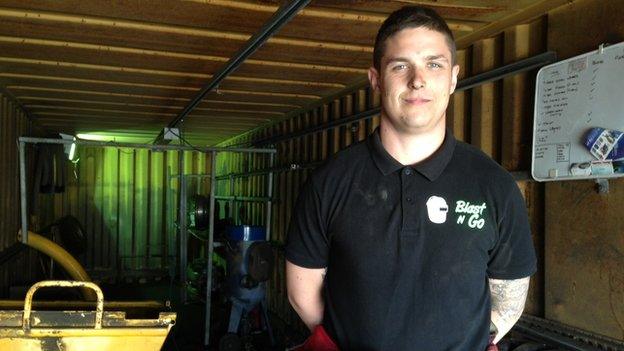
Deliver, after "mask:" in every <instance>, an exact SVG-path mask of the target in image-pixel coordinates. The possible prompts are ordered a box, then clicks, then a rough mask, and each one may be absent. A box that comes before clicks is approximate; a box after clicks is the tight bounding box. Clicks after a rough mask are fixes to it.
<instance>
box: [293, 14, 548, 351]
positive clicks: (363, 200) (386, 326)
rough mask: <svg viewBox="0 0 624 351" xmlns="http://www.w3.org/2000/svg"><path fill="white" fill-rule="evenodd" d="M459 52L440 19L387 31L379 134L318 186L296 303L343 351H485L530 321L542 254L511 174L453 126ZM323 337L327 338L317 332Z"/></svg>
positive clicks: (310, 190)
mask: <svg viewBox="0 0 624 351" xmlns="http://www.w3.org/2000/svg"><path fill="white" fill-rule="evenodd" d="M458 73H459V66H457V65H456V64H455V44H454V41H453V36H452V33H451V31H450V30H449V28H448V26H447V25H446V23H445V22H444V20H442V18H440V17H439V16H438V15H437V14H436V13H435V12H434V11H432V10H429V9H426V8H421V7H405V8H402V9H400V10H398V11H396V12H394V13H393V14H391V15H390V17H389V18H388V19H387V20H386V21H385V22H384V23H383V24H382V26H381V28H380V30H379V33H378V35H377V39H376V42H375V50H374V67H372V68H370V70H369V79H370V83H371V86H372V88H373V89H375V90H377V91H379V93H380V94H381V100H382V109H381V123H380V127H379V128H378V129H377V130H376V131H375V132H374V133H373V134H372V135H371V136H370V137H369V138H368V139H367V140H366V141H365V142H362V143H358V144H355V145H353V146H351V147H349V148H347V149H345V150H343V151H341V152H339V153H337V154H336V155H334V156H333V157H332V158H331V159H330V160H329V161H328V162H327V163H326V164H325V165H323V166H322V167H319V168H318V169H317V170H315V172H314V173H313V174H312V176H311V177H310V179H309V180H308V182H307V183H306V185H305V186H304V188H303V189H302V192H301V193H300V195H299V200H298V203H297V206H296V208H295V211H294V214H293V219H292V223H291V226H290V229H289V236H288V242H287V250H286V258H287V263H286V274H287V286H288V295H289V299H290V302H291V304H292V305H293V307H294V309H295V311H296V312H297V313H298V314H299V316H300V317H301V319H302V320H303V321H304V322H305V323H306V325H307V326H308V327H309V328H310V329H311V330H313V329H315V327H317V326H321V327H322V328H323V329H324V330H322V331H326V332H327V335H328V336H329V337H330V338H331V339H333V341H334V342H335V344H336V345H337V346H338V347H339V348H340V349H341V350H426V351H434V350H457V351H474V350H485V349H486V347H487V345H488V342H489V341H490V340H489V337H490V335H489V333H490V326H491V324H493V326H495V328H493V329H496V330H497V333H496V337H495V340H494V341H495V342H496V341H498V340H500V338H501V337H502V336H503V335H504V334H505V333H507V332H508V331H509V329H511V327H512V326H513V324H514V323H515V322H516V321H517V319H518V318H519V317H520V315H521V313H522V310H523V308H524V303H525V299H526V294H527V290H528V285H529V276H530V275H531V274H533V273H534V271H535V261H536V260H535V253H534V249H533V246H532V241H531V237H530V228H529V223H528V218H527V214H526V208H525V204H524V201H523V199H522V196H521V194H520V192H519V190H518V188H517V186H516V184H515V181H514V179H513V178H512V177H511V175H510V174H509V173H508V172H506V171H505V170H504V169H502V168H501V167H500V166H499V165H498V164H496V163H495V162H494V161H492V160H491V159H490V158H488V157H487V156H486V155H485V154H483V153H482V152H480V151H479V150H477V149H475V148H473V147H471V146H470V145H467V144H465V143H462V142H458V141H456V140H455V139H454V138H453V136H452V134H451V132H450V131H448V130H447V129H446V127H445V124H446V120H445V117H446V112H445V111H446V108H447V105H448V101H449V97H450V95H451V94H452V93H453V91H454V89H455V86H456V84H457V75H458ZM317 329H318V328H317Z"/></svg>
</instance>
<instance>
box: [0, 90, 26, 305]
mask: <svg viewBox="0 0 624 351" xmlns="http://www.w3.org/2000/svg"><path fill="white" fill-rule="evenodd" d="M30 124H31V122H30V121H28V119H27V117H26V115H25V114H24V113H23V112H22V111H21V110H20V109H19V108H18V107H17V106H16V105H15V104H14V103H13V102H12V101H11V100H10V99H9V98H7V96H5V95H3V94H0V252H1V251H3V250H5V249H6V248H8V247H9V246H11V245H12V244H14V243H15V242H17V230H18V228H19V226H20V212H19V209H20V207H19V173H18V172H19V158H18V151H17V138H18V137H19V136H22V135H26V134H27V133H28V132H29V130H30ZM27 252H28V251H26V253H22V254H19V255H18V256H16V257H14V258H13V260H12V261H10V262H7V263H5V264H3V265H0V294H2V295H7V294H8V288H9V286H11V285H14V284H21V283H22V282H23V281H25V280H27V279H29V278H30V276H31V270H30V269H29V268H30V266H31V265H30V262H32V256H30V255H29V254H27ZM15 267H23V269H19V270H18V269H15Z"/></svg>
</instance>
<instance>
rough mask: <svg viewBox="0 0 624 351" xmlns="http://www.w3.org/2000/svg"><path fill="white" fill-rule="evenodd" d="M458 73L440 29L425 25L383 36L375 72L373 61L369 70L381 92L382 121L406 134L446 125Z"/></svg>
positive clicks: (372, 84) (419, 132)
mask: <svg viewBox="0 0 624 351" xmlns="http://www.w3.org/2000/svg"><path fill="white" fill-rule="evenodd" d="M458 73H459V66H457V65H456V66H453V65H452V62H451V51H450V49H449V47H448V45H447V43H446V39H445V36H444V35H443V34H442V33H439V32H436V31H433V30H430V29H427V28H423V27H420V28H407V29H403V30H401V31H399V32H397V33H395V34H394V35H393V36H391V37H389V38H388V39H387V40H386V49H385V51H384V54H383V57H382V59H381V65H380V70H379V72H378V71H377V70H376V69H375V68H372V67H371V68H370V70H369V73H368V76H369V79H370V82H371V86H372V87H373V88H374V89H376V90H378V91H379V92H380V93H381V103H382V123H383V120H385V122H387V127H388V128H393V129H394V130H395V131H396V132H397V133H399V134H409V135H417V134H422V133H426V132H431V131H435V130H439V128H442V129H444V128H445V116H446V107H447V105H448V101H449V96H450V95H451V94H452V93H453V91H454V90H455V85H456V84H457V74H458Z"/></svg>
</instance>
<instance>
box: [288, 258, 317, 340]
mask: <svg viewBox="0 0 624 351" xmlns="http://www.w3.org/2000/svg"><path fill="white" fill-rule="evenodd" d="M326 272H327V269H325V268H320V269H308V268H304V267H299V266H297V265H295V264H292V263H290V262H288V261H286V285H287V287H288V300H289V301H290V304H291V305H292V307H293V309H294V310H295V312H297V314H298V315H299V317H300V318H301V320H302V321H303V323H305V325H306V326H307V327H308V328H309V329H310V331H312V330H313V329H314V327H316V326H317V325H319V324H321V322H323V312H324V311H325V302H324V301H323V293H322V290H323V280H324V279H325V273H326Z"/></svg>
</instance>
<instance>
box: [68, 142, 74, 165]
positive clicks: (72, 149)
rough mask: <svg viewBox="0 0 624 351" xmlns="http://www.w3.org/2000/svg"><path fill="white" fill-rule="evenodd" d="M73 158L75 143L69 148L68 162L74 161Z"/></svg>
mask: <svg viewBox="0 0 624 351" xmlns="http://www.w3.org/2000/svg"><path fill="white" fill-rule="evenodd" d="M74 156H76V143H72V144H71V147H70V149H69V156H68V158H69V160H70V161H73V160H74Z"/></svg>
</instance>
